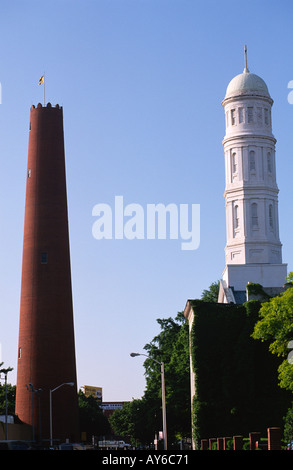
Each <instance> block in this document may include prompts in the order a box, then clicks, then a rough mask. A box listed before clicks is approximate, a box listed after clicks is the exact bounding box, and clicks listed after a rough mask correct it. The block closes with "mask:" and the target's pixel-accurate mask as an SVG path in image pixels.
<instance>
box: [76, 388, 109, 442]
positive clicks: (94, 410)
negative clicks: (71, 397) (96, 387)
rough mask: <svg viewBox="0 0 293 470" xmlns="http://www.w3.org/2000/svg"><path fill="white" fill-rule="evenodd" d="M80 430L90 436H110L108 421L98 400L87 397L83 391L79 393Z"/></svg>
mask: <svg viewBox="0 0 293 470" xmlns="http://www.w3.org/2000/svg"><path fill="white" fill-rule="evenodd" d="M78 407H79V420H80V430H81V431H82V432H86V433H87V437H89V436H105V435H107V434H110V432H111V428H110V425H109V422H108V419H107V418H106V417H105V416H104V414H103V411H102V410H101V408H100V407H99V404H98V402H97V400H96V399H95V398H94V397H92V396H89V397H86V396H85V394H84V393H83V392H82V390H79V392H78Z"/></svg>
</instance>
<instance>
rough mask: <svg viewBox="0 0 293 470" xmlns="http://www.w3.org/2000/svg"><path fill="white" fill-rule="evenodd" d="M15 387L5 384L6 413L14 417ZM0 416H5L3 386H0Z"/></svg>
mask: <svg viewBox="0 0 293 470" xmlns="http://www.w3.org/2000/svg"><path fill="white" fill-rule="evenodd" d="M15 392H16V386H15V385H11V384H7V412H8V414H9V415H14V410H15ZM0 414H1V415H3V414H5V385H0Z"/></svg>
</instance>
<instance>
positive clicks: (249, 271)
mask: <svg viewBox="0 0 293 470" xmlns="http://www.w3.org/2000/svg"><path fill="white" fill-rule="evenodd" d="M286 277H287V264H228V265H227V266H226V267H225V269H224V272H223V278H222V281H221V282H220V290H219V297H218V302H220V303H231V302H232V303H237V304H238V303H239V304H241V303H243V302H246V300H248V299H247V295H246V286H247V284H248V283H249V282H252V283H257V284H260V285H261V286H263V288H264V289H265V290H267V289H269V290H270V293H271V294H273V295H278V294H279V293H280V292H281V291H282V290H283V286H284V284H285V283H286Z"/></svg>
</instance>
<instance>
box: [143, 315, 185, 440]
mask: <svg viewBox="0 0 293 470" xmlns="http://www.w3.org/2000/svg"><path fill="white" fill-rule="evenodd" d="M157 322H158V324H159V325H160V327H161V331H160V333H159V334H158V335H157V336H155V337H154V339H153V340H152V341H151V342H150V343H148V344H146V345H145V347H144V349H145V350H146V351H147V354H148V356H149V357H150V359H149V358H147V359H146V360H145V362H144V367H145V376H146V383H147V386H146V392H145V398H146V399H147V400H149V401H150V402H152V405H153V408H154V406H156V410H157V411H156V418H159V429H158V430H162V424H161V423H162V420H161V416H162V415H161V397H162V393H161V390H162V389H161V370H160V366H159V365H158V364H156V363H155V362H154V361H153V360H152V359H155V360H157V361H159V362H164V366H165V388H166V415H167V428H168V441H169V444H170V443H172V442H175V441H176V440H178V439H179V438H181V437H183V436H189V435H190V430H191V418H190V375H189V374H190V370H189V366H190V360H189V335H188V323H187V321H186V319H185V318H184V315H183V312H179V313H178V314H177V316H176V317H175V319H173V318H167V319H158V320H157ZM154 424H155V423H154Z"/></svg>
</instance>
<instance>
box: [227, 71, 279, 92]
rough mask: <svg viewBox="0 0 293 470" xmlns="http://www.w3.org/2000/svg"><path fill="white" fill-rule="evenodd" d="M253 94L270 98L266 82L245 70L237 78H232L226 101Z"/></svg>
mask: <svg viewBox="0 0 293 470" xmlns="http://www.w3.org/2000/svg"><path fill="white" fill-rule="evenodd" d="M251 93H252V94H254V95H255V94H257V95H262V96H266V97H268V98H270V93H269V90H268V87H267V85H266V83H265V82H264V80H263V79H262V78H261V77H259V76H258V75H255V74H254V73H250V72H249V70H248V69H247V68H245V69H244V71H243V73H240V74H239V75H236V77H234V78H232V80H231V81H230V83H229V85H228V87H227V90H226V96H225V99H226V98H230V97H232V96H237V95H243V94H251Z"/></svg>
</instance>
